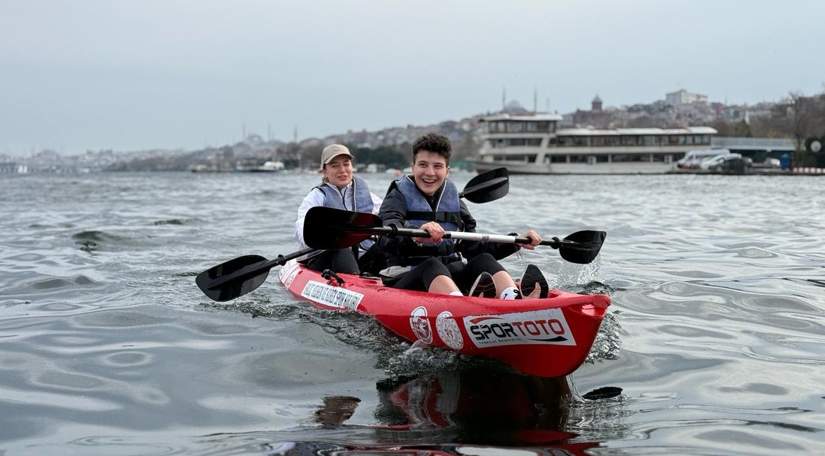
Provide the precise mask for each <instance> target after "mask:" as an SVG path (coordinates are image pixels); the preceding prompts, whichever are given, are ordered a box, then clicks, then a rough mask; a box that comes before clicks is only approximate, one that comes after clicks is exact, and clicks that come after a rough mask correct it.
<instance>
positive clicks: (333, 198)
mask: <svg viewBox="0 0 825 456" xmlns="http://www.w3.org/2000/svg"><path fill="white" fill-rule="evenodd" d="M315 188H317V189H318V190H321V192H323V194H324V206H326V207H331V208H335V209H343V210H347V211H355V212H366V213H368V214H372V209H373V202H372V194H370V187H369V186H368V185H367V181H365V180H364V179H361V178H360V177H358V176H353V177H352V192H351V193H350V197H352V196H353V195H354V198H353V199H352V200H350V201H349V207H347V205H346V204H344V198H343V196H342V195H341V191H340V190H338V189H337V188H335V187H334V186H330V185H327V184H322V185H319V186H317V187H315ZM374 243H375V241H373V240H372V239H365V240H363V241H361V243H360V244H359V247H360V248H361V249H363V250H364V251H366V250H368V249H369V248H370V247H372V245H373V244H374ZM318 253H321V252H317V253H315V254H311V255H310V256H314V255H317V254H318ZM360 253H361V254H363V252H360ZM356 258H357V256H356Z"/></svg>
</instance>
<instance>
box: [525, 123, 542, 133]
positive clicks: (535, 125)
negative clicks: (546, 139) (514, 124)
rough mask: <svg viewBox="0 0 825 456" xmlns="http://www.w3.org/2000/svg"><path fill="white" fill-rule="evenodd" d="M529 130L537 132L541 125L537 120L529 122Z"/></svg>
mask: <svg viewBox="0 0 825 456" xmlns="http://www.w3.org/2000/svg"><path fill="white" fill-rule="evenodd" d="M526 126H527V131H529V132H536V131H539V125H538V123H536V122H527V125H526Z"/></svg>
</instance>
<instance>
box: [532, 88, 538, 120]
mask: <svg viewBox="0 0 825 456" xmlns="http://www.w3.org/2000/svg"><path fill="white" fill-rule="evenodd" d="M538 110H539V91H538V89H537V88H536V86H533V114H535V113H536V112H537V111H538Z"/></svg>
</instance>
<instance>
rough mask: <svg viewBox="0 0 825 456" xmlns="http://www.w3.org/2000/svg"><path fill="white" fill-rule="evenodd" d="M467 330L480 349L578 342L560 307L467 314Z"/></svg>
mask: <svg viewBox="0 0 825 456" xmlns="http://www.w3.org/2000/svg"><path fill="white" fill-rule="evenodd" d="M464 329H466V330H467V334H469V335H470V340H472V341H473V343H474V344H475V346H476V347H479V348H481V347H492V346H496V345H519V344H524V345H530V344H549V345H576V341H575V339H573V334H572V333H571V332H570V327H569V326H568V325H567V320H566V319H565V318H564V312H562V311H561V310H560V309H544V310H534V311H530V312H519V313H512V314H502V315H478V316H469V317H464Z"/></svg>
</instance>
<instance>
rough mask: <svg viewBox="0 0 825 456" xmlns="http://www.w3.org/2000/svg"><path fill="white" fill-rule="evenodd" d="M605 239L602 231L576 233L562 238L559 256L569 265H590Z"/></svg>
mask: <svg viewBox="0 0 825 456" xmlns="http://www.w3.org/2000/svg"><path fill="white" fill-rule="evenodd" d="M606 237H607V233H605V232H604V231H577V232H575V233H573V234H571V235H570V236H567V237H566V238H564V241H562V243H561V245H560V246H559V254H560V255H561V257H562V258H564V259H565V260H567V261H569V262H571V263H577V264H590V263H592V262H593V260H595V259H596V257H597V256H598V255H599V251H600V250H601V249H602V244H604V239H605V238H606Z"/></svg>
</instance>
